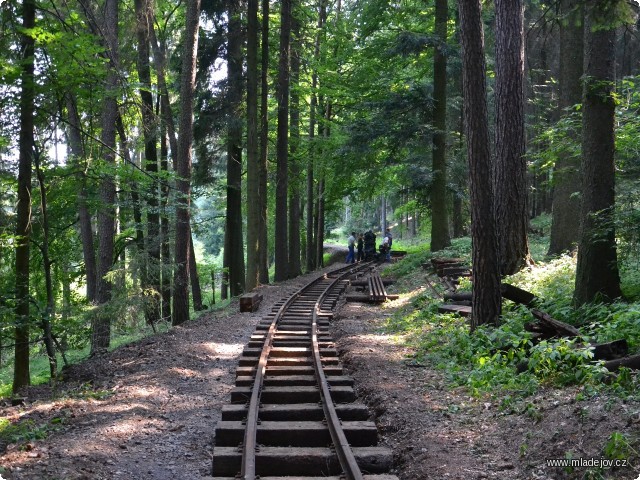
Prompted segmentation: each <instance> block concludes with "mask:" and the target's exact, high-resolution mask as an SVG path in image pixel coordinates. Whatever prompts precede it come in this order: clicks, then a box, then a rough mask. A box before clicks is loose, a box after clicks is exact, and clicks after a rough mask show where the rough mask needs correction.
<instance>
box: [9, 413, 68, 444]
mask: <svg viewBox="0 0 640 480" xmlns="http://www.w3.org/2000/svg"><path fill="white" fill-rule="evenodd" d="M63 423H64V419H63V418H62V417H54V418H52V419H51V421H50V422H45V423H36V421H35V420H33V419H30V418H27V419H24V420H19V421H17V422H15V423H12V422H10V421H9V420H8V419H6V418H0V442H5V443H15V444H20V445H22V444H25V443H28V442H32V441H34V440H43V439H45V438H47V437H48V436H49V434H51V433H52V432H55V431H57V430H60V429H61V428H62V424H63Z"/></svg>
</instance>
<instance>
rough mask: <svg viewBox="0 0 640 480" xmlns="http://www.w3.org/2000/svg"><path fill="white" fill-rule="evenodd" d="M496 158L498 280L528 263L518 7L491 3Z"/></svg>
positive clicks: (513, 2)
mask: <svg viewBox="0 0 640 480" xmlns="http://www.w3.org/2000/svg"><path fill="white" fill-rule="evenodd" d="M495 5H496V94H495V102H496V140H495V141H496V158H495V164H494V166H493V174H494V178H493V185H494V187H493V188H494V192H495V200H494V201H495V215H496V229H497V230H496V232H497V236H498V258H499V261H500V270H501V273H502V274H503V275H511V274H514V273H516V272H517V271H519V270H520V269H522V268H523V267H524V266H525V265H527V264H528V263H529V262H530V255H529V242H528V239H527V229H528V226H529V207H528V201H527V200H528V195H529V192H528V185H527V162H526V159H525V156H524V155H525V129H524V4H523V2H522V0H496V2H495Z"/></svg>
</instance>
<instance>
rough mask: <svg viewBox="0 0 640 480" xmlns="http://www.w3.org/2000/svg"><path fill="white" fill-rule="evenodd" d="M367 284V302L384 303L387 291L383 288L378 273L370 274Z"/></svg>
mask: <svg viewBox="0 0 640 480" xmlns="http://www.w3.org/2000/svg"><path fill="white" fill-rule="evenodd" d="M368 282H369V301H371V302H384V301H385V300H386V299H387V291H386V290H385V288H384V283H383V281H382V277H381V276H380V274H378V273H372V274H371V276H370V277H369V279H368Z"/></svg>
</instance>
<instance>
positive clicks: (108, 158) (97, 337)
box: [91, 0, 119, 354]
mask: <svg viewBox="0 0 640 480" xmlns="http://www.w3.org/2000/svg"><path fill="white" fill-rule="evenodd" d="M118 5H119V2H118V1H117V0H106V1H105V8H104V25H103V28H102V32H103V35H104V40H105V45H106V47H107V52H108V58H109V63H108V73H107V80H106V85H105V98H104V104H103V110H102V119H101V126H102V134H101V137H100V141H101V143H102V150H103V152H102V158H103V161H104V163H105V164H106V165H107V166H110V167H113V166H115V152H116V120H117V117H118V103H117V100H116V92H117V90H118V80H119V72H118ZM115 199H116V186H115V181H114V179H113V177H112V176H111V175H109V174H107V175H104V176H103V178H102V182H101V185H100V209H99V210H98V269H97V273H98V289H97V292H98V294H97V301H98V303H99V304H100V305H103V304H105V303H107V302H108V301H109V300H110V299H111V288H112V285H111V282H110V281H109V280H108V279H107V278H106V275H107V273H109V271H110V270H111V267H112V266H113V249H114V236H115ZM110 340H111V317H110V315H108V314H106V312H104V311H99V312H98V313H97V314H96V315H94V316H93V319H92V323H91V354H96V353H99V352H100V351H102V350H105V349H106V348H108V347H109V343H110Z"/></svg>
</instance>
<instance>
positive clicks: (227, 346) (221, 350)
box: [203, 342, 244, 358]
mask: <svg viewBox="0 0 640 480" xmlns="http://www.w3.org/2000/svg"><path fill="white" fill-rule="evenodd" d="M203 346H204V347H205V348H206V349H207V350H209V351H210V352H211V353H213V354H214V355H215V356H217V357H221V358H235V357H237V356H238V354H239V353H240V352H241V351H242V349H243V348H244V343H217V342H208V343H205V344H203Z"/></svg>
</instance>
